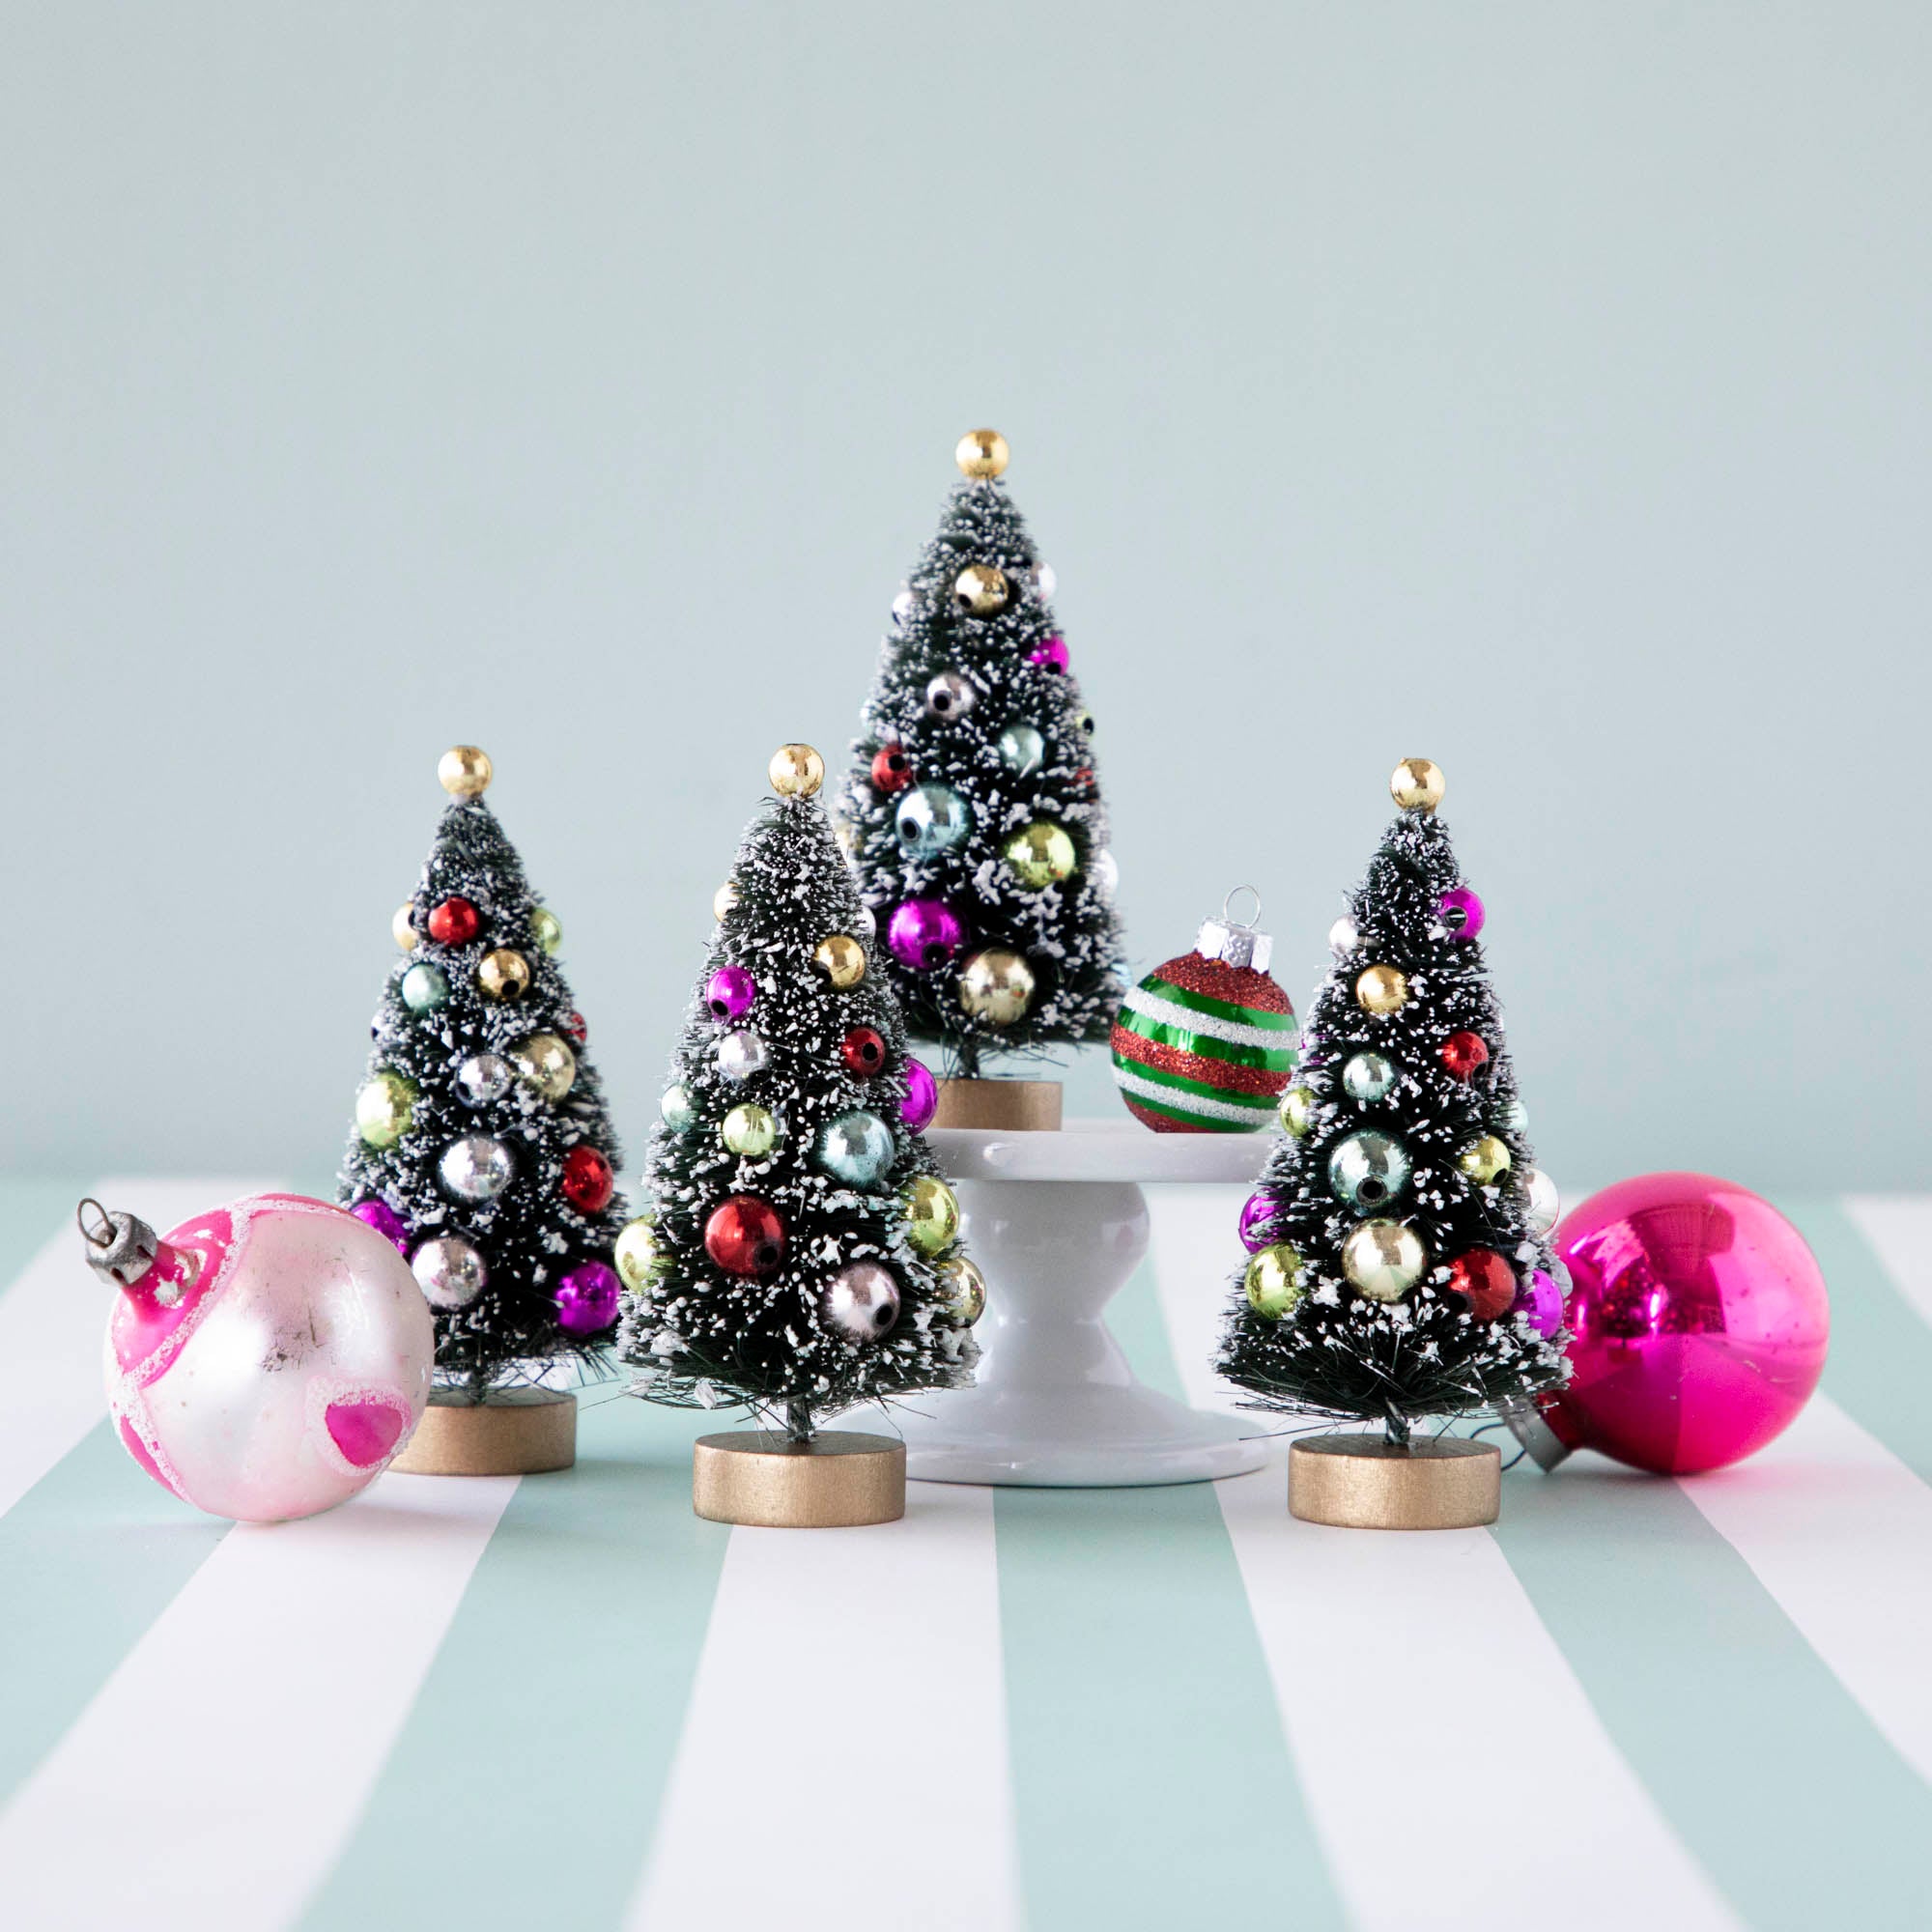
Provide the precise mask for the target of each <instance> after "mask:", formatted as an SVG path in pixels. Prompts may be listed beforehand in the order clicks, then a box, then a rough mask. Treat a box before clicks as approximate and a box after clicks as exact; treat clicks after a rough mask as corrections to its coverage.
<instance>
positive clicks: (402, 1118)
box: [355, 1068, 416, 1148]
mask: <svg viewBox="0 0 1932 1932" xmlns="http://www.w3.org/2000/svg"><path fill="white" fill-rule="evenodd" d="M415 1110H416V1084H415V1082H414V1081H413V1080H405V1079H404V1078H403V1076H402V1075H401V1074H400V1073H391V1072H389V1071H388V1070H387V1068H384V1070H383V1071H382V1072H381V1073H378V1074H377V1075H376V1076H375V1077H374V1078H373V1079H370V1080H366V1081H364V1082H363V1084H362V1090H361V1092H360V1093H358V1094H356V1096H355V1131H356V1132H357V1133H358V1134H360V1135H361V1136H362V1139H363V1142H364V1144H365V1145H366V1146H369V1147H372V1148H391V1147H394V1146H395V1144H396V1143H397V1142H398V1141H399V1140H401V1139H402V1137H403V1136H404V1135H405V1134H406V1133H408V1132H409V1130H410V1122H411V1121H412V1119H413V1118H414V1117H415Z"/></svg>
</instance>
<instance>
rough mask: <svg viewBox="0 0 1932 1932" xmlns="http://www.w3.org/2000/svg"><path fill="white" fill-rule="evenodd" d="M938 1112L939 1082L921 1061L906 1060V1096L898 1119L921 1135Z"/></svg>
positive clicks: (929, 1068)
mask: <svg viewBox="0 0 1932 1932" xmlns="http://www.w3.org/2000/svg"><path fill="white" fill-rule="evenodd" d="M938 1112H939V1082H938V1081H936V1080H935V1079H934V1078H933V1077H932V1069H931V1067H929V1066H927V1065H926V1064H925V1063H924V1062H923V1060H914V1059H912V1058H910V1057H908V1058H907V1060H906V1096H905V1101H904V1104H903V1105H902V1106H901V1107H900V1108H899V1119H900V1120H901V1121H903V1122H905V1124H906V1126H907V1128H908V1129H909V1130H910V1131H911V1132H913V1133H916V1134H923V1133H924V1131H925V1130H926V1128H927V1127H929V1126H931V1124H932V1117H933V1115H935V1114H936V1113H938Z"/></svg>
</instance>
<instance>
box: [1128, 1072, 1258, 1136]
mask: <svg viewBox="0 0 1932 1932" xmlns="http://www.w3.org/2000/svg"><path fill="white" fill-rule="evenodd" d="M1114 1084H1115V1086H1117V1087H1119V1088H1120V1089H1121V1091H1122V1093H1125V1094H1135V1095H1137V1096H1138V1097H1139V1098H1141V1099H1143V1100H1158V1101H1159V1102H1160V1104H1161V1105H1162V1106H1164V1107H1167V1108H1170V1109H1171V1110H1172V1111H1173V1112H1175V1113H1177V1114H1206V1115H1207V1116H1208V1118H1209V1119H1210V1120H1215V1121H1239V1122H1240V1123H1241V1124H1242V1126H1244V1127H1252V1126H1253V1125H1254V1124H1255V1122H1257V1121H1264V1120H1266V1118H1267V1117H1268V1115H1269V1114H1270V1113H1271V1112H1272V1111H1273V1108H1274V1102H1273V1101H1272V1100H1262V1101H1259V1102H1258V1103H1257V1104H1256V1105H1254V1106H1250V1107H1240V1106H1236V1104H1235V1103H1234V1102H1233V1101H1232V1100H1216V1099H1213V1098H1211V1097H1210V1096H1209V1095H1208V1094H1189V1093H1187V1092H1186V1091H1184V1090H1183V1089H1181V1088H1178V1087H1163V1086H1162V1085H1161V1084H1160V1082H1159V1081H1158V1080H1150V1079H1148V1078H1147V1076H1146V1075H1145V1074H1141V1073H1136V1072H1135V1071H1134V1070H1133V1068H1132V1066H1130V1065H1128V1064H1127V1063H1126V1062H1125V1061H1123V1060H1117V1061H1115V1063H1114Z"/></svg>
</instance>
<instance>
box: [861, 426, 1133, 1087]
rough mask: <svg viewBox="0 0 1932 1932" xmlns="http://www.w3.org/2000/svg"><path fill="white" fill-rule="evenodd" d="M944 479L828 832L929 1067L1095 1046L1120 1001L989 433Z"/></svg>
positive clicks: (1062, 676)
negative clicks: (880, 939)
mask: <svg viewBox="0 0 1932 1932" xmlns="http://www.w3.org/2000/svg"><path fill="white" fill-rule="evenodd" d="M956 460H957V462H958V464H959V468H960V469H961V470H962V471H963V472H964V479H963V481H961V482H960V483H959V484H958V485H956V486H955V488H954V489H953V492H952V497H950V498H949V500H948V502H947V505H946V510H945V514H944V515H943V516H942V518H941V519H940V525H939V530H938V533H937V534H936V535H935V536H934V537H933V539H932V541H931V542H930V543H928V544H927V545H926V547H925V551H924V553H923V555H922V556H921V557H920V560H919V562H918V564H917V565H916V566H915V568H914V570H913V573H912V576H911V578H910V579H909V580H908V582H907V583H906V586H905V588H904V589H903V590H901V591H900V593H899V595H898V596H897V598H895V600H894V604H893V616H892V630H891V632H890V633H889V635H888V636H887V639H886V641H885V647H884V652H883V655H882V658H881V661H880V666H879V672H878V678H877V681H876V683H875V684H874V686H873V688H872V694H871V696H870V698H869V699H868V700H867V705H866V713H865V728H864V730H863V732H862V733H861V735H860V737H859V739H858V740H857V743H856V747H855V750H856V753H857V758H856V762H855V764H854V767H853V769H852V770H851V772H850V773H849V775H848V776H847V779H846V781H845V785H844V788H843V791H842V793H841V795H840V799H839V810H840V813H841V815H842V820H843V823H842V825H841V828H840V836H841V838H842V839H843V841H844V842H845V844H846V847H847V851H848V854H849V856H850V858H851V861H852V864H853V866H854V868H855V869H856V871H857V873H858V876H859V886H860V893H861V895H862V896H863V897H864V899H865V901H866V903H867V906H869V907H870V909H871V910H872V912H873V914H874V915H875V916H876V918H877V920H878V922H879V927H880V930H881V932H882V933H883V935H884V937H885V940H886V949H885V950H886V951H887V952H888V954H889V971H890V973H891V976H892V981H893V989H894V991H895V993H896V994H897V996H898V1001H899V1004H900V1006H901V1008H902V1009H904V1012H905V1015H906V1020H907V1024H908V1026H909V1027H910V1029H911V1031H912V1033H913V1035H914V1037H916V1038H919V1039H923V1040H929V1041H933V1042H936V1043H938V1044H939V1045H940V1046H941V1047H942V1048H943V1049H944V1052H945V1060H946V1064H947V1071H948V1072H949V1073H953V1074H958V1075H962V1076H964V1077H966V1078H968V1079H971V1078H975V1077H977V1076H978V1075H979V1074H980V1071H981V1069H982V1065H983V1063H985V1062H986V1061H987V1060H989V1059H992V1058H995V1057H997V1056H1000V1055H1003V1054H1036V1055H1037V1054H1041V1053H1045V1052H1050V1051H1051V1050H1053V1049H1054V1048H1056V1047H1065V1046H1076V1045H1081V1044H1085V1043H1088V1042H1093V1041H1099V1040H1104V1039H1105V1038H1106V1037H1107V1035H1108V1028H1109V1026H1110V1024H1111V1022H1112V1019H1113V1014H1114V1009H1115V1008H1116V1007H1117V1006H1118V1005H1119V1003H1120V999H1121V994H1122V974H1121V965H1120V960H1121V932H1120V924H1119V921H1118V919H1117V918H1116V916H1115V912H1114V907H1113V903H1112V899H1113V889H1114V877H1115V873H1114V862H1113V858H1112V856H1111V855H1110V853H1109V852H1108V850H1107V814H1106V809H1105V807H1104V806H1103V804H1102V803H1101V799H1100V787H1099V783H1098V781H1097V780H1096V778H1095V777H1094V744H1093V740H1094V719H1093V717H1092V715H1091V714H1090V713H1089V712H1088V711H1087V709H1086V707H1085V705H1084V703H1083V702H1082V699H1081V696H1080V687H1079V685H1078V683H1077V681H1076V680H1075V678H1074V676H1073V672H1072V669H1071V668H1070V663H1069V659H1068V653H1067V648H1066V641H1065V638H1064V637H1063V636H1062V635H1061V631H1060V626H1059V623H1058V621H1057V620H1056V618H1055V617H1054V614H1053V590H1054V577H1053V571H1052V569H1051V568H1050V567H1049V566H1048V565H1047V564H1045V563H1042V562H1041V561H1040V558H1039V554H1038V553H1037V551H1036V550H1035V548H1034V543H1033V539H1032V537H1031V536H1030V535H1029V534H1028V533H1027V527H1026V525H1025V524H1024V522H1022V520H1021V518H1020V514H1019V512H1018V511H1017V510H1016V509H1015V508H1014V507H1013V505H1012V501H1011V499H1010V498H1009V497H1008V495H1007V487H1006V484H1005V482H1004V481H1003V480H1002V474H1003V472H1004V470H1005V469H1006V467H1007V444H1006V439H1005V438H1004V437H1001V436H999V435H998V434H997V433H995V432H994V431H992V430H975V431H973V432H972V433H971V434H969V435H968V436H966V437H965V438H964V439H962V440H961V441H960V444H959V447H958V450H957V452H956Z"/></svg>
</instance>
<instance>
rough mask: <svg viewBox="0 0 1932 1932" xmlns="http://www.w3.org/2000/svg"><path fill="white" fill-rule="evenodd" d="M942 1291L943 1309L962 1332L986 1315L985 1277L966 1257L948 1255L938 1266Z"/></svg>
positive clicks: (973, 1262)
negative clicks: (943, 1293)
mask: <svg viewBox="0 0 1932 1932" xmlns="http://www.w3.org/2000/svg"><path fill="white" fill-rule="evenodd" d="M939 1279H940V1282H941V1285H942V1286H943V1288H944V1291H945V1296H946V1299H945V1302H944V1304H943V1306H944V1307H945V1310H946V1312H947V1314H948V1315H950V1316H951V1317H952V1319H953V1321H956V1322H958V1323H959V1325H960V1326H961V1327H962V1328H970V1327H972V1325H973V1324H974V1322H976V1321H979V1319H980V1316H982V1315H983V1314H985V1312H986V1277H985V1276H984V1275H983V1274H981V1273H980V1267H979V1264H978V1263H976V1262H975V1261H973V1260H972V1259H971V1258H970V1257H969V1256H966V1255H948V1256H947V1257H946V1259H945V1260H944V1261H943V1262H941V1263H940V1264H939Z"/></svg>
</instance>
